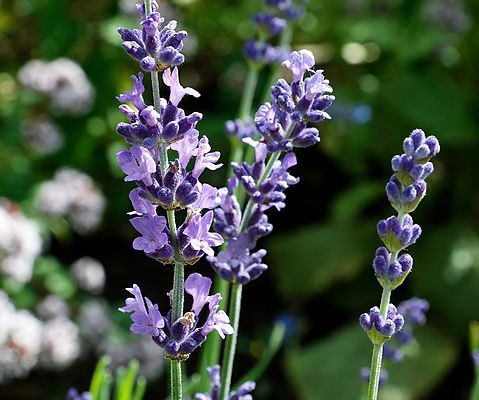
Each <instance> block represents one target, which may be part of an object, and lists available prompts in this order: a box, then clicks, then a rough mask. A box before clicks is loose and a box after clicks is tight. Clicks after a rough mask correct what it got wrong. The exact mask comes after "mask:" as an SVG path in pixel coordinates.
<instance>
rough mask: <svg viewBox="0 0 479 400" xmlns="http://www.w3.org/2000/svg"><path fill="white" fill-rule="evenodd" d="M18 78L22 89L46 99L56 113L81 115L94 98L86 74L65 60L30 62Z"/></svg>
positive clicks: (93, 91) (93, 92) (88, 108)
mask: <svg viewBox="0 0 479 400" xmlns="http://www.w3.org/2000/svg"><path fill="white" fill-rule="evenodd" d="M18 79H19V81H20V83H21V84H22V85H23V86H24V87H25V88H28V89H30V90H33V91H35V92H38V93H40V94H43V95H44V96H46V97H47V98H48V99H49V100H50V108H51V109H52V111H53V112H54V113H56V114H70V115H83V114H85V113H87V112H88V111H89V110H90V109H91V107H92V105H93V101H94V99H95V89H94V87H93V85H92V84H91V82H90V81H89V80H88V77H87V75H86V74H85V72H84V71H83V69H82V68H81V67H80V65H79V64H77V63H76V62H75V61H73V60H70V59H68V58H58V59H56V60H53V61H46V60H31V61H29V62H28V63H26V64H25V65H24V66H23V67H22V68H21V69H20V71H18Z"/></svg>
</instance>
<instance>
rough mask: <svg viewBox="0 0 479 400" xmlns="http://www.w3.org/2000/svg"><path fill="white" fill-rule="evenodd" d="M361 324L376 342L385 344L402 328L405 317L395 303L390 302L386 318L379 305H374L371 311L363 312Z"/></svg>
mask: <svg viewBox="0 0 479 400" xmlns="http://www.w3.org/2000/svg"><path fill="white" fill-rule="evenodd" d="M359 324H360V325H361V327H362V328H363V330H364V331H365V332H366V333H367V334H368V336H369V338H370V339H371V341H372V342H373V343H374V344H383V343H384V342H385V341H387V340H389V339H390V338H391V337H393V336H394V335H395V334H396V333H397V332H399V331H400V330H401V329H402V327H403V326H404V318H403V316H402V315H401V314H399V313H398V311H397V309H396V307H395V306H394V305H393V304H389V307H388V312H387V315H386V318H384V317H383V316H382V315H381V311H380V310H379V308H378V307H373V308H371V309H370V310H369V313H364V314H361V316H360V317H359Z"/></svg>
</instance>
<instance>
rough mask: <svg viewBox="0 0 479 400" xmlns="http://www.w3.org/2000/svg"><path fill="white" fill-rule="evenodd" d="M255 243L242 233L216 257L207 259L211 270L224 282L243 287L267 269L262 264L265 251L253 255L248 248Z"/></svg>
mask: <svg viewBox="0 0 479 400" xmlns="http://www.w3.org/2000/svg"><path fill="white" fill-rule="evenodd" d="M254 245H255V241H253V240H251V238H250V237H249V235H248V234H245V233H242V234H240V235H239V236H238V237H237V238H232V239H230V240H229V242H228V248H227V249H226V250H222V251H221V252H220V253H219V254H218V256H216V257H213V256H209V257H207V259H208V261H209V263H210V264H211V267H212V268H213V270H214V271H215V272H216V273H217V274H218V275H219V276H220V277H221V278H222V279H224V280H227V281H230V282H235V283H239V284H241V285H245V284H247V283H248V282H250V281H252V280H254V279H256V278H258V277H259V276H260V275H261V274H262V273H263V272H264V271H265V270H266V269H267V268H268V267H267V265H266V264H264V263H263V262H262V259H263V257H264V256H265V255H266V250H259V251H257V252H255V253H253V254H251V253H250V248H252V247H254Z"/></svg>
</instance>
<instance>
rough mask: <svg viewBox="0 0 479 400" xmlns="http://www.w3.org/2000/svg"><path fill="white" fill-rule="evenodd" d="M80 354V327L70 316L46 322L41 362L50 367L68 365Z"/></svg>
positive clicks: (57, 367)
mask: <svg viewBox="0 0 479 400" xmlns="http://www.w3.org/2000/svg"><path fill="white" fill-rule="evenodd" d="M79 354H80V338H79V334H78V327H77V326H76V325H75V324H74V323H73V322H72V321H70V320H69V319H68V318H64V317H59V318H54V319H51V320H50V321H48V322H46V323H45V325H44V328H43V335H42V345H41V352H40V363H41V365H42V366H43V367H45V368H48V369H62V368H65V367H68V366H69V365H71V364H72V363H73V361H75V360H76V359H77V358H78V356H79Z"/></svg>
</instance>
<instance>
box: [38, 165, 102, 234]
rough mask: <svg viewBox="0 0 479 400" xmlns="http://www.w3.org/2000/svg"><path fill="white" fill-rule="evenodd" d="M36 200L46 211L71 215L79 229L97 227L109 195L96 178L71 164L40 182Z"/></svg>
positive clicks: (51, 213)
mask: <svg viewBox="0 0 479 400" xmlns="http://www.w3.org/2000/svg"><path fill="white" fill-rule="evenodd" d="M35 202H36V206H37V208H38V209H39V211H41V212H43V213H45V214H46V215H48V216H51V217H65V218H67V219H68V220H69V221H70V222H71V224H72V226H73V229H75V230H76V231H77V232H78V233H87V232H89V231H91V230H93V229H94V228H96V227H97V226H98V224H99V223H100V221H101V217H102V215H103V211H104V209H105V198H104V196H103V194H102V193H101V192H100V190H99V189H98V188H97V186H96V185H95V183H94V182H93V179H92V178H90V177H89V176H88V175H86V174H84V173H82V172H80V171H78V170H76V169H73V168H68V167H64V168H61V169H60V170H58V171H57V172H56V173H55V176H54V177H53V179H52V180H49V181H45V182H43V183H42V184H41V185H40V187H39V189H38V192H37V195H36V199H35Z"/></svg>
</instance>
